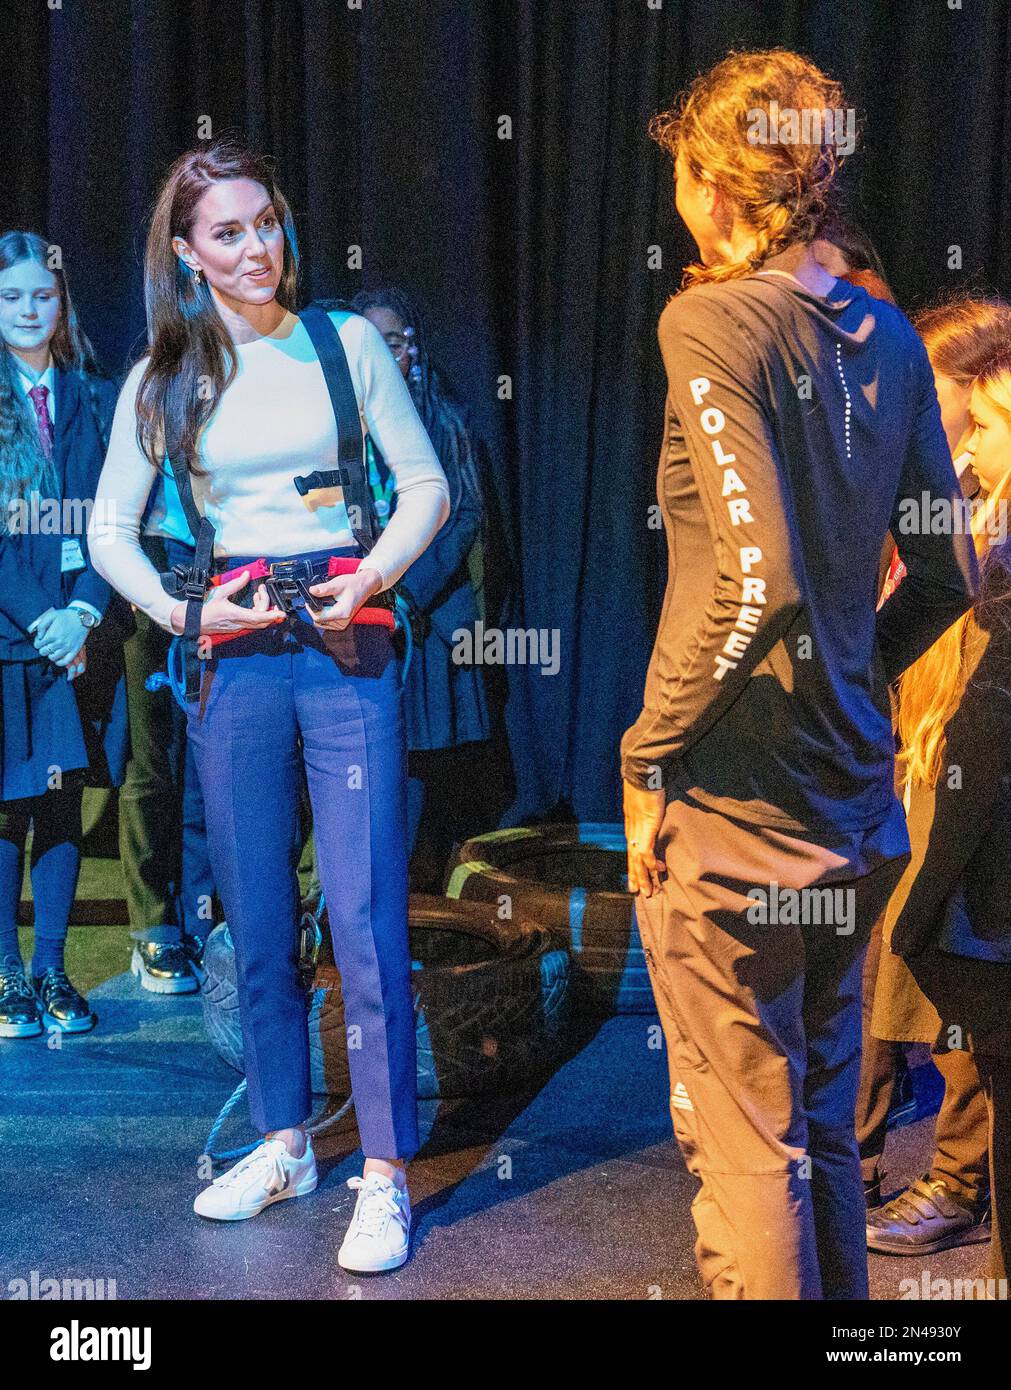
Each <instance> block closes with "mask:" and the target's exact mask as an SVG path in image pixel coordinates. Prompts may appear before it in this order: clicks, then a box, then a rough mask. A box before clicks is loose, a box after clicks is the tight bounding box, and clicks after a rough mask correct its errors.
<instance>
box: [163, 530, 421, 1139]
mask: <svg viewBox="0 0 1011 1390" xmlns="http://www.w3.org/2000/svg"><path fill="white" fill-rule="evenodd" d="M319 553H322V552H316V553H314V554H313V555H312V556H311V557H310V558H316V555H317V554H319ZM326 553H345V554H357V553H358V552H354V551H344V552H336V551H335V552H326ZM250 558H255V557H245V556H238V557H235V558H234V559H233V560H230V561H229V566H230V567H231V565H233V564H234V565H242V564H245V563H247V562H248V560H249V559H250ZM268 558H269V557H268ZM284 558H291V557H284ZM202 665H203V668H204V669H203V676H202V681H201V692H200V697H199V700H193V701H190V702H189V708H188V735H189V738H190V739H191V741H192V746H193V751H194V755H195V758H196V765H197V771H198V774H199V777H200V785H201V788H202V791H203V797H204V807H205V814H206V818H207V834H208V849H209V852H210V857H211V867H212V869H213V873H214V881H215V884H216V886H217V890H218V894H219V896H220V898H221V902H222V906H223V908H224V911H225V915H226V917H227V920H228V923H229V927H230V930H231V934H232V939H233V941H234V943H235V955H236V970H237V977H238V997H239V1010H240V1018H241V1023H242V1037H243V1046H244V1052H245V1064H246V1076H247V1080H248V1083H249V1091H248V1094H249V1106H250V1114H251V1117H252V1121H253V1124H254V1126H255V1127H256V1128H257V1129H258V1130H259V1131H260V1132H261V1133H267V1132H269V1131H272V1130H277V1129H287V1128H289V1127H291V1126H294V1125H298V1124H301V1123H302V1122H303V1121H304V1120H305V1119H306V1118H307V1117H308V1115H309V1114H310V1111H311V1091H310V1081H309V1040H308V1029H307V1015H306V1007H305V995H304V993H303V992H302V990H301V989H300V987H299V982H298V975H297V959H298V922H299V890H298V880H297V876H296V868H297V865H298V860H299V855H300V851H301V835H300V832H299V816H298V801H299V794H300V789H301V787H302V783H303V768H304V778H305V782H306V784H307V787H308V792H309V799H310V802H311V805H312V813H313V823H314V827H315V834H316V856H317V865H318V871H319V875H320V879H321V882H322V885H323V890H324V892H325V894H326V899H327V904H328V907H329V918H330V930H331V935H332V937H333V947H334V958H335V960H336V962H337V967H338V969H339V971H340V976H341V986H342V993H343V998H344V1012H345V1019H346V1023H347V1029H348V1059H349V1062H350V1070H351V1082H352V1089H353V1093H354V1102H355V1112H356V1115H357V1118H358V1129H359V1133H360V1136H361V1143H362V1148H363V1150H364V1152H365V1155H366V1157H368V1158H405V1159H406V1158H410V1157H411V1156H412V1155H413V1154H414V1153H415V1152H416V1151H417V1149H418V1146H419V1140H418V1126H417V1071H416V1065H417V1064H416V1057H415V1023H414V1005H413V993H412V989H411V961H410V951H409V947H408V937H407V902H408V891H407V861H408V852H407V809H406V784H407V751H406V739H405V733H404V718H403V703H402V690H401V686H400V679H399V671H398V668H397V659H396V655H395V652H394V649H393V642H392V639H391V634H390V632H389V630H388V629H387V628H383V627H372V626H365V625H362V624H351V625H349V626H348V627H347V628H346V629H345V630H344V631H343V632H323V631H321V630H320V629H318V628H316V627H315V626H314V624H313V622H312V620H311V618H310V617H309V615H308V614H307V613H306V612H305V611H304V610H303V609H299V610H297V611H296V613H294V614H292V615H290V616H289V617H288V618H287V619H286V621H285V622H284V623H278V624H277V625H276V626H275V627H273V628H268V629H266V630H264V631H262V632H259V633H251V634H249V635H248V636H242V637H238V638H235V639H233V640H232V641H229V642H224V643H220V644H217V645H215V646H214V647H213V648H212V655H211V657H210V659H209V660H207V661H206V662H204V663H202Z"/></svg>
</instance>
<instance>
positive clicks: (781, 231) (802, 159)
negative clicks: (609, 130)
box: [649, 48, 844, 288]
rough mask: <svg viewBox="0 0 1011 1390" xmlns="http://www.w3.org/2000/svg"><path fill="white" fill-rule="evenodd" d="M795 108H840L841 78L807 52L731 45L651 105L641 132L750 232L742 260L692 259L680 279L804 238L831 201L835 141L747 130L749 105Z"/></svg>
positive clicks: (744, 264)
mask: <svg viewBox="0 0 1011 1390" xmlns="http://www.w3.org/2000/svg"><path fill="white" fill-rule="evenodd" d="M774 104H775V105H776V106H777V107H778V108H779V109H780V110H783V111H786V110H790V111H793V112H794V113H805V114H807V115H810V114H811V113H816V114H817V113H827V112H841V111H842V110H843V108H844V96H843V90H842V87H841V86H840V85H839V83H838V82H834V81H833V80H832V79H831V78H829V77H826V75H825V74H824V73H823V72H822V71H821V70H820V69H819V68H817V67H815V65H814V64H813V63H812V62H810V61H809V60H808V59H807V58H803V57H801V55H800V54H799V53H791V52H789V51H788V50H787V49H784V48H774V49H768V50H765V51H762V52H756V53H730V54H728V55H727V57H726V58H724V59H723V60H722V62H719V63H717V64H716V66H715V67H714V68H712V69H710V71H709V72H706V73H702V74H701V75H700V76H698V77H696V78H695V80H694V82H692V84H691V86H690V87H689V88H688V90H687V91H686V92H685V94H684V96H683V97H682V98H681V100H680V102H679V103H677V105H675V106H674V107H672V108H671V109H670V110H667V111H661V112H658V113H657V115H655V116H654V117H653V119H652V120H651V121H650V124H649V134H650V136H651V138H652V139H653V140H655V141H656V142H657V144H659V145H660V146H661V147H662V148H663V149H665V150H666V151H667V152H668V153H669V154H670V155H671V157H672V158H676V157H677V155H678V153H679V152H680V153H681V155H682V157H683V159H684V161H685V163H686V164H687V166H688V168H689V169H690V171H691V173H692V174H693V176H694V177H695V178H697V179H701V178H706V179H708V180H711V181H712V182H713V183H715V184H716V185H718V187H719V188H720V189H722V190H723V191H724V192H725V193H726V194H727V195H728V197H729V198H730V199H731V200H732V201H733V203H734V204H735V206H736V208H737V210H738V213H739V216H740V218H741V219H742V221H743V222H745V223H746V224H747V225H748V227H749V228H751V229H752V230H753V231H754V233H755V236H756V245H755V248H754V250H753V251H752V252H751V253H750V254H749V255H748V256H746V257H744V258H743V259H742V260H737V261H722V262H718V263H714V264H711V265H701V264H693V265H690V266H688V267H687V269H686V270H685V273H684V280H683V282H682V287H683V288H687V287H688V286H690V285H694V284H700V283H704V282H706V281H720V280H733V279H739V278H740V277H741V276H744V275H750V274H752V273H753V272H754V271H755V270H757V269H758V268H759V266H761V265H762V264H763V262H765V261H766V260H768V259H769V257H770V256H774V255H776V254H777V253H778V252H780V251H783V250H785V249H786V247H788V246H791V245H793V244H794V243H795V242H802V243H804V244H807V245H809V244H810V243H811V242H812V241H813V240H814V239H815V237H816V236H818V234H819V231H820V229H821V227H822V224H823V223H824V221H825V219H826V217H827V216H828V214H829V212H830V209H831V195H832V190H833V184H834V182H835V178H836V175H837V174H838V172H839V169H840V167H841V165H842V162H843V158H844V156H843V154H842V152H841V150H840V148H839V145H838V144H837V143H836V142H835V141H833V140H832V139H830V138H827V134H826V131H825V129H824V127H822V128H821V132H820V138H819V139H818V140H814V139H809V140H804V139H798V140H796V141H787V140H785V139H784V140H783V141H779V140H771V141H770V140H757V141H756V140H755V139H754V134H755V126H754V120H755V117H756V115H759V114H761V113H768V112H769V111H770V110H771V109H772V107H773V105H774Z"/></svg>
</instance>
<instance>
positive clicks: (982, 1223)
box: [867, 1175, 990, 1255]
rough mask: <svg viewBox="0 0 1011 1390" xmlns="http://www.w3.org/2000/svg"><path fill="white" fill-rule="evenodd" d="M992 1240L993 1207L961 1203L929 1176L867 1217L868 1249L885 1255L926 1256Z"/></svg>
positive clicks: (941, 1184) (918, 1180) (919, 1180)
mask: <svg viewBox="0 0 1011 1390" xmlns="http://www.w3.org/2000/svg"><path fill="white" fill-rule="evenodd" d="M989 1239H990V1209H989V1207H988V1206H987V1207H983V1208H974V1207H972V1206H971V1205H969V1204H967V1203H965V1202H963V1201H960V1200H959V1199H958V1198H957V1197H956V1196H955V1194H954V1193H953V1192H952V1191H951V1190H950V1188H948V1187H947V1185H946V1184H945V1183H943V1182H942V1181H941V1179H940V1178H930V1176H929V1175H928V1176H927V1177H925V1178H918V1179H917V1180H916V1182H914V1183H910V1185H909V1186H908V1187H907V1188H906V1190H905V1191H904V1192H900V1193H899V1195H898V1196H897V1197H893V1198H892V1200H891V1201H890V1202H886V1203H885V1205H884V1206H883V1207H879V1208H878V1209H877V1211H873V1212H869V1213H868V1216H867V1247H868V1249H869V1250H877V1251H878V1252H879V1253H881V1254H883V1255H926V1254H931V1253H933V1252H934V1251H935V1250H948V1249H950V1248H951V1247H952V1246H955V1245H977V1244H981V1243H982V1242H983V1241H988V1240H989Z"/></svg>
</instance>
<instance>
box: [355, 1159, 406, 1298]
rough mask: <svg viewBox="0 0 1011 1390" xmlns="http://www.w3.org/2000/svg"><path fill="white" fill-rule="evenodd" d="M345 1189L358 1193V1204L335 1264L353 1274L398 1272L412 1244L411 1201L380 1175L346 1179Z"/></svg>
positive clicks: (388, 1179)
mask: <svg viewBox="0 0 1011 1390" xmlns="http://www.w3.org/2000/svg"><path fill="white" fill-rule="evenodd" d="M348 1187H352V1188H358V1189H359V1192H358V1201H357V1202H356V1203H355V1212H354V1216H352V1218H351V1225H350V1226H349V1227H348V1232H347V1235H346V1236H345V1237H344V1243H343V1245H342V1246H341V1248H340V1250H339V1251H338V1252H337V1262H338V1264H340V1266H341V1268H342V1269H349V1270H352V1271H353V1272H354V1273H356V1274H381V1273H382V1272H383V1270H387V1269H398V1268H399V1267H400V1266H401V1265H402V1264H403V1263H404V1261H405V1260H406V1259H407V1253H408V1247H409V1246H410V1243H411V1199H410V1198H409V1197H408V1195H407V1193H406V1191H404V1189H403V1188H400V1187H398V1186H397V1184H396V1183H395V1182H393V1181H392V1180H391V1179H390V1178H387V1177H384V1176H383V1174H382V1173H370V1174H369V1175H368V1177H367V1178H348Z"/></svg>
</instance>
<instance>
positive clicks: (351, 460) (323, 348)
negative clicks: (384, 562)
mask: <svg viewBox="0 0 1011 1390" xmlns="http://www.w3.org/2000/svg"><path fill="white" fill-rule="evenodd" d="M299 317H300V318H301V320H302V322H303V323H304V324H305V329H306V332H307V333H308V334H309V337H310V338H311V339H312V345H313V347H314V348H315V349H316V356H317V357H318V358H319V361H320V366H321V367H322V368H323V375H324V377H325V378H326V388H327V390H328V391H329V393H330V404H331V405H332V406H333V413H334V419H335V420H336V421H337V465H338V466H337V468H336V469H327V470H324V471H319V470H317V471H316V472H313V473H309V474H307V475H305V476H304V477H300V478H297V479H295V486H296V488H298V491H299V492H300V493H301V494H303V495H304V494H305V493H306V492H308V491H309V489H310V488H313V487H340V488H342V489H343V491H344V505H345V507H346V508H347V513H348V521H349V523H350V525H351V531H352V534H353V535H354V538H355V540H356V541H357V542H358V544H359V545H360V546H361V548H362V551H363V553H364V554H366V555H367V554H368V553H369V551H370V550H371V549H372V547H373V546H374V545H375V543H376V541H377V540H378V539H379V534H380V528H379V521H378V518H377V517H376V514H375V505H374V501H373V497H372V492H371V490H370V488H369V481H368V477H367V475H366V472H365V441H364V439H363V438H362V427H361V421H360V419H359V415H358V399H357V397H356V396H355V388H354V386H353V385H352V382H351V372H350V371H349V370H348V359H347V354H346V353H345V351H344V344H343V343H342V342H341V340H340V334H339V333H338V332H337V329H336V328H335V326H334V322H333V319H331V317H330V315H329V314H327V313H326V312H325V311H324V310H323V309H319V308H317V307H316V306H315V305H313V304H310V305H309V307H308V308H306V309H303V310H302V313H301V314H300V315H299Z"/></svg>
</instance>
